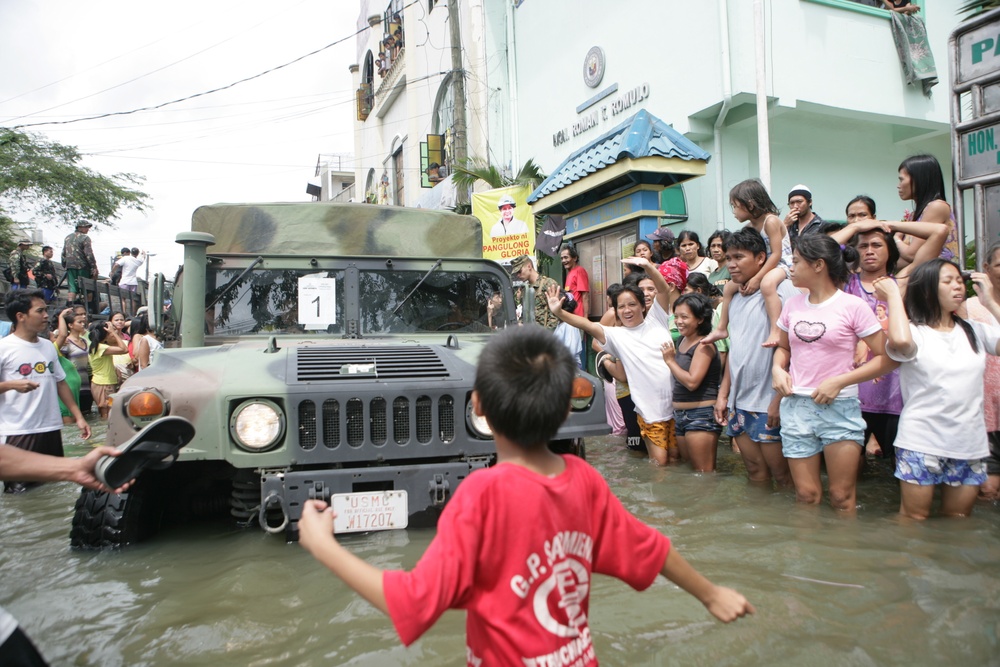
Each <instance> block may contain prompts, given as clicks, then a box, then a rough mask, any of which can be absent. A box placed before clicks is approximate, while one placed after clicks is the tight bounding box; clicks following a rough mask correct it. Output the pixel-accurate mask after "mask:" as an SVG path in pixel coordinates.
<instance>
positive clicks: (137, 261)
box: [115, 255, 146, 285]
mask: <svg viewBox="0 0 1000 667" xmlns="http://www.w3.org/2000/svg"><path fill="white" fill-rule="evenodd" d="M144 261H146V258H145V255H139V256H138V257H133V256H132V255H123V256H122V257H121V259H119V260H118V261H117V262H115V265H117V266H120V267H122V279H121V280H120V281H118V284H119V285H138V284H139V281H138V280H137V279H136V273H138V271H139V267H140V266H142V263H143V262H144Z"/></svg>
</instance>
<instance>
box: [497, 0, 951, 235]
mask: <svg viewBox="0 0 1000 667" xmlns="http://www.w3.org/2000/svg"><path fill="white" fill-rule="evenodd" d="M497 1H498V2H499V1H500V0H497ZM923 4H925V5H926V4H931V6H929V7H925V8H924V9H925V11H924V12H922V14H926V16H925V17H924V18H925V20H926V22H927V25H928V34H929V38H930V41H931V46H932V51H933V53H934V56H935V58H936V61H937V67H938V73H939V77H940V79H941V81H942V83H940V84H939V85H938V86H937V87H936V88H934V92H933V96H932V97H931V98H930V99H928V98H926V97H924V95H923V94H922V91H921V90H920V89H919V88H914V87H910V86H907V85H906V83H905V80H904V78H903V75H902V70H901V68H900V64H899V59H898V56H897V55H896V49H895V45H894V42H893V40H892V36H891V34H890V27H889V24H890V22H889V19H888V14H887V13H883V14H881V15H877V16H872V15H868V14H865V13H862V12H857V11H851V9H850V8H843V7H836V6H829V5H827V4H822V3H820V2H812V1H810V0H765V1H764V5H765V10H766V11H765V22H764V25H765V35H766V44H765V46H766V48H765V51H766V62H767V77H766V90H767V94H768V97H769V99H770V111H769V122H770V134H771V142H770V144H771V169H772V190H773V196H774V199H775V201H776V202H777V203H778V204H779V206H781V207H782V208H785V202H786V193H787V192H788V190H789V188H791V186H793V185H795V184H797V183H800V182H805V183H807V184H809V185H810V186H811V187H812V188H813V190H814V192H815V193H816V210H817V211H818V212H819V213H820V214H821V215H823V216H824V217H826V218H830V219H838V218H839V219H842V218H843V217H844V216H843V209H844V206H845V205H846V203H847V200H848V199H850V198H851V197H853V196H854V195H855V194H858V193H866V194H869V195H871V196H873V197H874V198H875V199H876V202H877V203H878V204H879V206H880V209H879V212H880V214H882V215H884V216H886V217H887V218H898V216H899V215H900V214H901V213H902V210H903V202H900V201H899V199H898V197H897V196H896V190H895V184H896V167H897V166H898V164H899V162H900V161H901V160H902V159H903V158H905V157H906V156H908V155H911V154H914V153H918V152H928V153H931V154H933V155H935V156H936V157H937V158H938V160H939V161H940V162H941V164H942V167H944V169H945V177H946V179H947V178H950V147H949V142H948V132H949V119H948V94H949V90H948V84H947V78H948V66H947V63H948V55H947V51H946V45H947V38H948V35H949V34H950V33H951V31H952V30H953V29H954V28H955V26H956V25H957V22H958V17H957V16H956V14H955V11H956V9H957V7H958V6H959V4H960V0H938V1H937V2H934V3H926V2H925V3H923ZM626 8H627V11H626ZM514 20H515V27H516V39H517V47H518V48H517V85H518V97H519V99H520V101H521V102H520V104H519V108H520V113H519V123H518V131H519V134H520V151H521V158H522V161H523V160H524V159H527V158H528V157H534V158H535V159H536V161H538V162H539V163H540V164H541V166H542V168H543V169H544V170H546V171H551V170H553V169H555V168H556V167H557V166H558V165H559V164H560V163H561V162H562V161H563V160H564V159H565V158H566V157H568V156H569V155H570V154H571V153H572V152H573V151H574V150H576V149H578V148H581V147H583V146H585V145H587V144H589V143H591V142H593V141H594V140H595V139H597V138H598V137H599V136H600V135H601V134H602V133H604V132H605V131H607V130H610V129H611V128H612V127H614V126H615V125H617V124H618V122H619V121H620V120H622V119H624V118H625V117H627V116H629V115H631V114H632V113H634V112H635V111H637V110H638V109H639V108H645V109H647V110H648V111H649V112H650V113H652V114H653V115H655V116H658V117H659V118H661V119H663V120H665V121H666V122H668V123H671V124H672V125H673V126H674V127H675V128H676V129H677V130H679V131H681V132H682V133H684V134H686V135H687V136H688V137H689V138H691V139H693V140H695V141H696V143H698V144H699V145H700V146H702V147H703V148H705V149H706V150H707V151H709V153H712V154H713V161H712V162H711V163H710V165H709V173H708V175H707V176H705V177H703V178H701V179H697V180H696V181H693V182H691V183H690V185H687V186H686V190H687V194H688V203H689V210H690V213H691V221H690V223H689V226H691V227H693V228H695V229H697V230H698V231H700V232H707V231H710V230H711V229H714V228H715V227H716V226H717V225H719V224H720V223H721V224H724V225H725V226H726V227H729V228H733V227H734V225H735V221H734V220H733V219H732V216H731V214H730V211H729V206H728V205H727V203H728V191H729V188H731V187H732V186H733V185H735V184H736V183H738V182H739V181H741V180H743V179H745V178H749V177H754V176H758V175H759V170H758V150H757V125H756V109H755V96H754V92H755V86H756V77H755V68H754V55H755V53H754V23H753V2H752V1H751V0H699V1H698V2H689V1H687V0H633V1H632V2H629V3H627V5H616V6H615V11H613V12H611V11H608V5H607V3H603V2H599V1H598V0H545V1H544V2H543V1H541V0H525V2H524V3H523V4H522V5H521V7H519V8H518V9H516V10H515V12H514ZM724 20H725V21H726V23H723V21H724ZM725 26H728V40H727V39H726V30H725V29H724V27H725ZM595 45H597V46H600V47H602V48H603V50H604V52H605V56H606V60H607V69H606V73H605V75H604V79H603V81H602V82H601V84H600V85H598V86H597V87H596V88H595V89H591V88H588V87H587V86H586V85H585V84H584V82H583V76H582V68H583V61H584V57H585V55H586V53H587V51H588V49H590V48H591V47H592V46H595ZM727 62H728V64H729V77H728V79H729V86H726V66H725V65H726V63H727ZM615 83H617V84H618V87H619V91H618V93H616V94H615V95H612V96H610V97H609V98H607V100H606V101H602V102H601V103H600V104H599V105H598V106H603V105H605V103H606V102H609V101H611V100H614V99H615V98H616V97H618V96H620V95H621V94H622V93H623V92H624V91H627V90H629V89H631V88H634V87H635V86H638V85H642V84H646V83H648V89H649V95H648V97H647V98H646V99H644V100H643V101H642V102H641V104H640V105H639V106H638V107H633V108H631V109H629V110H628V111H627V112H624V113H622V114H621V115H619V116H615V115H613V114H608V116H607V118H606V119H605V118H604V117H603V115H602V116H601V120H600V122H599V123H598V126H597V127H595V128H594V129H591V130H588V131H586V132H583V133H582V134H579V135H578V136H576V137H573V136H570V138H569V141H567V142H566V143H564V144H562V145H559V146H554V145H553V136H552V135H553V133H554V132H555V131H557V130H559V129H560V128H566V127H570V128H571V127H572V125H573V123H574V121H575V120H576V119H577V118H578V114H577V111H576V107H577V106H578V105H580V104H581V103H583V102H584V101H585V100H587V99H588V98H590V97H591V96H593V95H594V94H595V93H597V92H598V91H601V90H604V89H605V88H607V87H608V86H611V85H612V84H615ZM727 87H728V88H729V91H730V92H731V94H732V96H733V97H732V110H731V111H730V112H729V115H728V117H727V119H726V121H725V123H724V124H723V125H722V127H721V130H720V138H721V142H719V144H718V145H717V144H716V140H715V136H714V130H715V127H714V126H715V123H716V120H717V118H718V115H719V111H720V109H721V108H722V103H723V101H724V99H725V98H726V89H727ZM586 113H589V110H588V111H585V112H584V114H586ZM720 165H721V167H720Z"/></svg>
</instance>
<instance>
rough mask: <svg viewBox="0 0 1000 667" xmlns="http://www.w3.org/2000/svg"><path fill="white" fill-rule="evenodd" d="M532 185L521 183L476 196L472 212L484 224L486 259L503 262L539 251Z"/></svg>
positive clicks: (473, 197) (474, 196) (484, 253)
mask: <svg viewBox="0 0 1000 667" xmlns="http://www.w3.org/2000/svg"><path fill="white" fill-rule="evenodd" d="M530 194H531V188H529V187H528V186H526V185H518V186H513V187H509V188H497V189H496V190H489V191H488V192H482V193H478V194H473V195H472V215H474V216H476V217H477V218H479V222H481V223H482V225H483V258H484V259H492V260H495V261H497V262H501V263H503V264H507V263H509V262H510V260H512V259H514V258H515V257H518V256H520V255H534V254H535V216H534V215H532V213H531V207H530V206H528V196H529V195H530Z"/></svg>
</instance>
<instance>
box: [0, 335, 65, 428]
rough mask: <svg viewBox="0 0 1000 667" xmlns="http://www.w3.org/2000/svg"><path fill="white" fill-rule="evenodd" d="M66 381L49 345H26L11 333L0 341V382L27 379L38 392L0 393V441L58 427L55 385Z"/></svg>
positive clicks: (59, 423)
mask: <svg viewBox="0 0 1000 667" xmlns="http://www.w3.org/2000/svg"><path fill="white" fill-rule="evenodd" d="M65 379H66V373H65V371H63V369H62V366H61V365H60V364H59V357H58V356H57V354H56V348H55V347H54V346H53V345H52V342H51V341H49V340H45V339H42V338H39V339H38V340H37V341H35V342H34V343H29V342H27V341H25V340H22V339H21V338H18V337H17V336H15V335H13V334H11V335H10V336H7V337H5V338H3V339H0V381H3V382H9V381H10V380H30V381H32V382H37V383H38V389H35V390H34V391H29V392H27V393H24V394H22V393H20V392H18V391H14V390H8V391H5V392H3V393H0V439H4V438H5V436H10V435H25V434H27V433H48V432H49V431H58V430H59V429H61V428H62V417H60V416H59V393H58V391H57V384H58V383H59V382H61V381H62V380H65Z"/></svg>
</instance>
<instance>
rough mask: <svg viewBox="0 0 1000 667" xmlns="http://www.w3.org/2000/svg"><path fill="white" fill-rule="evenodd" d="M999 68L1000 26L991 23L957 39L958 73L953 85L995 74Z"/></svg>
mask: <svg viewBox="0 0 1000 667" xmlns="http://www.w3.org/2000/svg"><path fill="white" fill-rule="evenodd" d="M998 66H1000V25H998V24H997V23H991V24H987V25H984V26H982V27H979V28H977V29H975V30H971V31H969V32H967V33H965V34H964V35H962V36H960V37H959V38H958V72H956V74H955V81H953V82H952V83H953V85H957V84H960V83H965V82H966V81H971V80H972V79H976V78H978V77H980V76H982V75H984V74H989V73H990V72H995V71H996V70H997V67H998Z"/></svg>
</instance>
